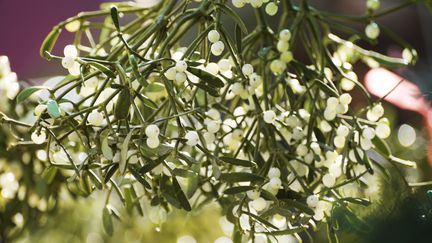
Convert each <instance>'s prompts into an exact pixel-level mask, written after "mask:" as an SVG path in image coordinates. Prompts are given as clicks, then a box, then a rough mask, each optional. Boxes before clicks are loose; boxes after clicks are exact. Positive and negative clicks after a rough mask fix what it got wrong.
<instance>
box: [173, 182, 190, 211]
mask: <svg viewBox="0 0 432 243" xmlns="http://www.w3.org/2000/svg"><path fill="white" fill-rule="evenodd" d="M172 182H173V188H174V191H175V193H176V197H177V199H178V201H179V202H180V204H181V206H182V207H183V208H184V209H185V210H186V211H191V210H192V208H191V205H190V204H189V201H188V199H187V197H186V195H185V194H184V192H183V190H182V189H181V187H180V184H179V183H178V181H177V179H176V178H175V176H173V177H172Z"/></svg>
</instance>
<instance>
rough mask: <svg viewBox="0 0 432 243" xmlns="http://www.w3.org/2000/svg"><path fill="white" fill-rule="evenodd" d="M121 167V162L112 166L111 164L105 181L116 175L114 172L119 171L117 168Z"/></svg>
mask: <svg viewBox="0 0 432 243" xmlns="http://www.w3.org/2000/svg"><path fill="white" fill-rule="evenodd" d="M118 168H119V164H117V163H116V164H112V166H110V167H109V168H108V169H107V171H106V173H105V176H104V183H107V182H108V181H109V180H110V179H111V177H112V176H113V175H114V173H115V172H116V171H117V169H118Z"/></svg>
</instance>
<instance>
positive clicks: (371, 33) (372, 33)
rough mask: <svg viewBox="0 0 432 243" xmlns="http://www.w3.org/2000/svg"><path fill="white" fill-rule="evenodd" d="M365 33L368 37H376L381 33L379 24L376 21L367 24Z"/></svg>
mask: <svg viewBox="0 0 432 243" xmlns="http://www.w3.org/2000/svg"><path fill="white" fill-rule="evenodd" d="M365 33H366V36H367V37H368V38H370V39H376V38H377V37H378V36H379V34H380V29H379V26H378V25H377V24H376V23H375V22H372V23H370V24H369V25H368V26H366V29H365Z"/></svg>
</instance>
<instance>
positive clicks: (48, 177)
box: [42, 166, 57, 184]
mask: <svg viewBox="0 0 432 243" xmlns="http://www.w3.org/2000/svg"><path fill="white" fill-rule="evenodd" d="M56 174H57V168H56V167H54V166H49V167H47V168H45V170H44V171H43V172H42V178H44V180H45V181H46V182H47V184H51V182H52V181H53V180H54V178H55V176H56Z"/></svg>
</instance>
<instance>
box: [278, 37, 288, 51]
mask: <svg viewBox="0 0 432 243" xmlns="http://www.w3.org/2000/svg"><path fill="white" fill-rule="evenodd" d="M288 48H289V44H288V41H283V40H279V41H278V42H277V44H276V49H277V50H278V51H279V52H286V51H288Z"/></svg>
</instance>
